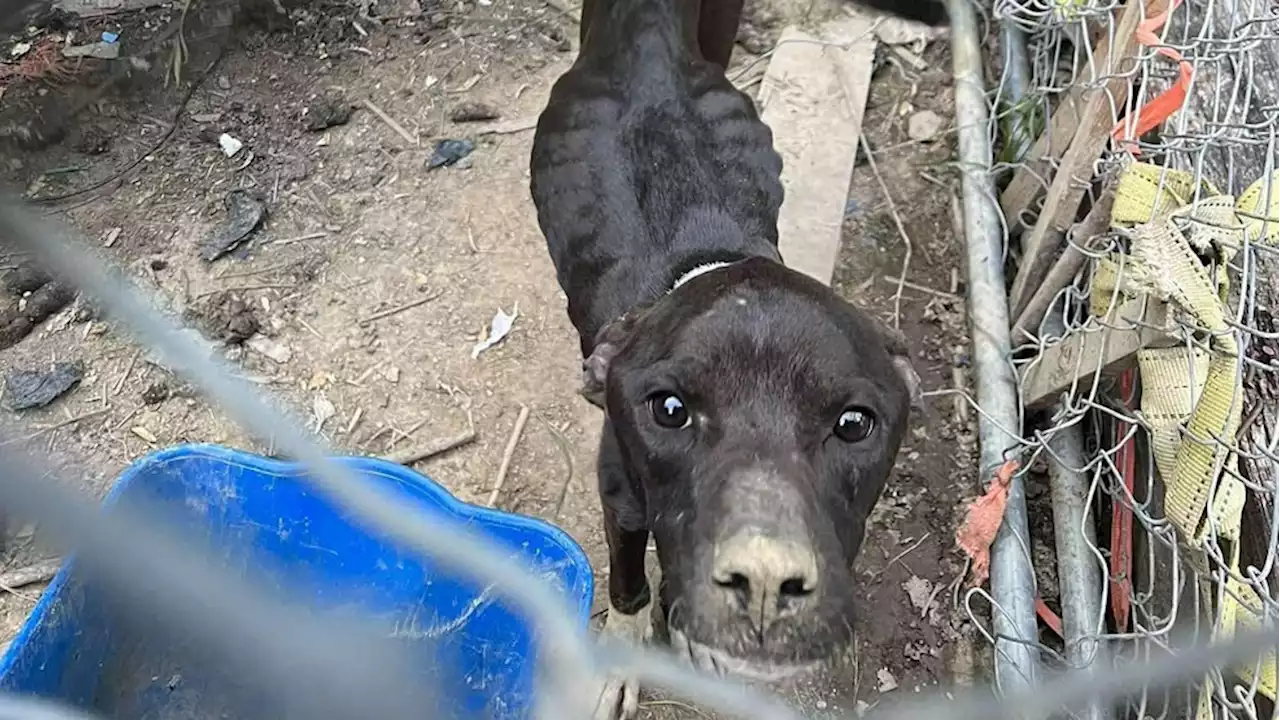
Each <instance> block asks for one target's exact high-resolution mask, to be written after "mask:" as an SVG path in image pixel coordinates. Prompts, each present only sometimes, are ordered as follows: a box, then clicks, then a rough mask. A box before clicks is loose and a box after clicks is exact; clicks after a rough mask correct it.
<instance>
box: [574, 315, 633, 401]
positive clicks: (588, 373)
mask: <svg viewBox="0 0 1280 720" xmlns="http://www.w3.org/2000/svg"><path fill="white" fill-rule="evenodd" d="M634 327H635V320H634V318H633V317H632V316H631V315H623V316H622V317H620V318H618V319H617V320H614V321H613V322H611V323H609V324H608V325H605V326H604V327H602V328H600V330H599V332H597V333H596V341H595V345H594V346H593V347H592V349H591V355H589V356H587V358H586V359H585V360H583V361H582V390H581V391H580V392H581V393H582V397H584V398H586V399H587V402H589V403H591V404H592V405H595V406H596V407H598V408H600V409H601V410H603V409H604V397H605V388H606V387H608V379H609V368H610V366H612V365H613V359H614V358H615V357H617V356H618V352H619V351H621V350H622V347H623V345H625V344H626V342H627V340H628V339H630V337H631V331H632V329H633V328H634Z"/></svg>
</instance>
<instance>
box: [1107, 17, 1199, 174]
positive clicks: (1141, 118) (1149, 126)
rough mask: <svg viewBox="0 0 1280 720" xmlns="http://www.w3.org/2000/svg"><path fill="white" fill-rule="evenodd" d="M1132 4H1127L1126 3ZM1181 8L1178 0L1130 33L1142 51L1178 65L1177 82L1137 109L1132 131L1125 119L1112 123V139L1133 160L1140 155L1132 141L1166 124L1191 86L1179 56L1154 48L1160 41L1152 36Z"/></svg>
mask: <svg viewBox="0 0 1280 720" xmlns="http://www.w3.org/2000/svg"><path fill="white" fill-rule="evenodd" d="M1134 1H1135V0H1130V2H1134ZM1181 4H1182V0H1172V2H1171V3H1169V8H1168V9H1167V10H1165V11H1164V12H1162V13H1160V14H1158V15H1153V16H1152V17H1150V18H1147V19H1146V20H1144V21H1143V22H1142V23H1140V24H1139V25H1138V29H1137V30H1135V31H1134V33H1133V37H1134V39H1136V40H1137V41H1138V43H1140V44H1142V45H1145V46H1146V47H1156V48H1157V49H1156V52H1157V53H1158V54H1160V55H1163V56H1165V57H1167V58H1169V59H1170V60H1172V61H1174V62H1176V63H1178V79H1177V81H1175V82H1174V84H1173V87H1171V88H1169V89H1168V90H1165V91H1164V92H1162V93H1160V94H1159V95H1157V96H1156V97H1155V98H1154V99H1153V100H1152V101H1151V102H1149V103H1146V104H1145V105H1143V106H1142V107H1140V108H1138V118H1137V121H1136V122H1135V123H1134V126H1133V128H1132V130H1131V131H1130V130H1129V129H1128V128H1126V125H1127V119H1126V118H1121V119H1120V122H1118V123H1116V125H1115V127H1114V128H1112V130H1111V136H1112V138H1114V139H1115V141H1116V142H1117V143H1119V144H1120V145H1121V146H1123V147H1125V148H1126V149H1127V150H1128V151H1129V153H1130V154H1131V155H1133V156H1134V157H1138V156H1140V155H1141V154H1142V153H1141V151H1140V150H1139V149H1138V144H1137V142H1135V140H1136V138H1139V137H1141V136H1143V135H1145V134H1146V133H1148V132H1150V131H1152V130H1153V129H1155V128H1156V127H1158V126H1159V125H1160V123H1163V122H1164V121H1165V120H1168V119H1169V116H1170V115H1173V114H1174V113H1175V112H1177V111H1178V110H1179V109H1180V108H1181V107H1182V105H1183V103H1185V102H1186V101H1187V88H1188V87H1190V85H1191V63H1189V62H1187V61H1186V60H1184V59H1183V57H1182V53H1180V52H1178V51H1177V50H1174V49H1173V48H1170V47H1157V46H1159V45H1160V38H1159V36H1157V35H1156V31H1158V30H1159V29H1160V28H1161V27H1163V26H1164V24H1165V23H1166V22H1167V21H1168V20H1169V14H1170V13H1172V12H1173V11H1174V10H1175V9H1177V8H1178V6H1179V5H1181Z"/></svg>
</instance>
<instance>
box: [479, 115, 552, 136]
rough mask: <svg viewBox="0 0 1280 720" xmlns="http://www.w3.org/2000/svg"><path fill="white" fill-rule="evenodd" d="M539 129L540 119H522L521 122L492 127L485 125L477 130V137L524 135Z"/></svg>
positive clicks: (514, 121) (494, 124)
mask: <svg viewBox="0 0 1280 720" xmlns="http://www.w3.org/2000/svg"><path fill="white" fill-rule="evenodd" d="M536 127H538V118H536V117H532V118H521V119H519V120H508V121H504V122H496V123H493V124H492V125H484V126H480V127H477V128H476V134H477V135H514V134H516V133H522V132H524V131H526V130H532V129H534V128H536Z"/></svg>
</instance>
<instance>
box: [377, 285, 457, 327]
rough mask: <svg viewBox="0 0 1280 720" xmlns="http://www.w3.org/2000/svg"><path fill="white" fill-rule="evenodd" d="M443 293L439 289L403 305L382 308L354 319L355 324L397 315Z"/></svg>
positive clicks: (424, 303)
mask: <svg viewBox="0 0 1280 720" xmlns="http://www.w3.org/2000/svg"><path fill="white" fill-rule="evenodd" d="M443 294H444V291H443V290H441V291H440V292H438V293H435V294H433V295H429V296H427V297H424V298H418V299H417V300H414V301H413V302H411V303H405V304H404V305H397V306H396V307H393V308H391V309H390V310H383V311H382V312H377V313H374V314H372V315H370V316H369V317H366V318H360V319H359V320H357V321H356V324H357V325H368V324H369V323H371V322H374V321H376V320H382V319H383V318H389V317H391V316H392V315H399V314H400V313H402V312H404V311H405V310H412V309H413V308H416V307H418V306H419V305H426V304H427V303H429V302H431V301H432V300H435V299H436V298H438V297H440V296H441V295H443Z"/></svg>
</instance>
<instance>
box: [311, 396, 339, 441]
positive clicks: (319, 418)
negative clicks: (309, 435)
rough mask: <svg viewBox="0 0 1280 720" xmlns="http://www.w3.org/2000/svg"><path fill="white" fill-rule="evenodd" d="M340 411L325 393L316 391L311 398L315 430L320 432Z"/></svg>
mask: <svg viewBox="0 0 1280 720" xmlns="http://www.w3.org/2000/svg"><path fill="white" fill-rule="evenodd" d="M337 412H338V410H337V408H335V407H334V406H333V403H332V402H330V401H329V398H327V397H325V394H324V393H316V396H315V397H314V398H312V400H311V413H312V417H313V420H314V423H315V431H316V432H320V430H321V428H323V427H324V424H325V423H326V422H329V419H330V418H332V417H333V416H334V415H335V414H336V413H337Z"/></svg>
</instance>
